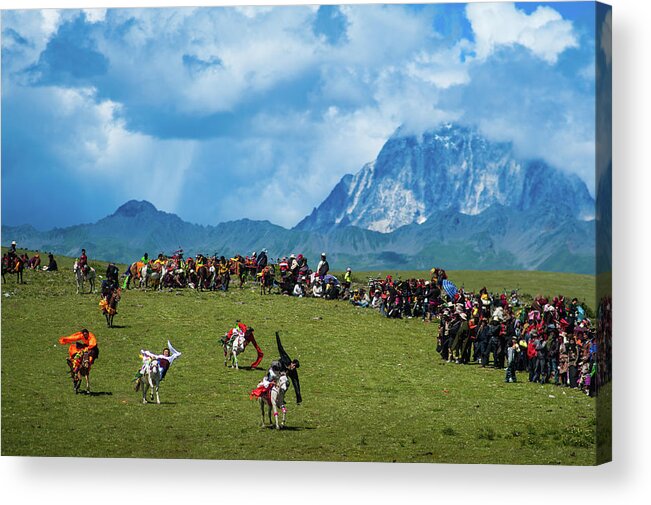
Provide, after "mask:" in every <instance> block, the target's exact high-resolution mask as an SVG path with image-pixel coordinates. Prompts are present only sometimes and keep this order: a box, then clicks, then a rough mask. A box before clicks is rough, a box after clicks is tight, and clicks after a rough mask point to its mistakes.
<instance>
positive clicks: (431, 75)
mask: <svg viewBox="0 0 651 505" xmlns="http://www.w3.org/2000/svg"><path fill="white" fill-rule="evenodd" d="M469 47H470V43H469V42H468V41H466V40H465V39H462V40H461V41H460V42H459V43H458V44H455V45H454V46H453V47H451V48H443V49H440V50H438V51H436V52H429V53H428V52H426V51H422V52H420V53H419V54H418V55H416V57H415V58H414V59H413V60H412V61H411V62H409V63H408V64H407V74H408V75H409V76H411V77H414V78H416V79H421V80H423V81H425V82H427V83H430V84H433V85H435V86H436V87H437V88H439V89H446V88H449V87H450V86H456V85H460V84H467V83H468V82H469V81H470V75H469V74H468V65H467V64H466V63H465V62H463V61H462V52H463V51H464V50H466V49H468V48H469Z"/></svg>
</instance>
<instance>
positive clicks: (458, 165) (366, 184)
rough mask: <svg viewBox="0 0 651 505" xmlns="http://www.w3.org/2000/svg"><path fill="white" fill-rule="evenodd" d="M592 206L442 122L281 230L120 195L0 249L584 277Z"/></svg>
mask: <svg viewBox="0 0 651 505" xmlns="http://www.w3.org/2000/svg"><path fill="white" fill-rule="evenodd" d="M602 193H603V194H605V192H602ZM594 211H595V202H594V200H593V199H592V197H591V196H590V194H589V192H588V190H587V187H586V186H585V184H584V183H583V182H582V181H581V180H580V179H578V177H575V176H570V175H567V174H564V173H563V172H561V171H560V170H558V169H555V168H553V167H550V166H549V165H547V164H546V163H544V162H543V161H540V160H520V159H518V158H517V157H516V156H515V155H514V152H513V148H512V146H511V145H510V144H508V143H494V142H490V141H488V140H486V139H485V138H483V137H481V136H480V135H479V134H478V133H477V132H476V131H475V130H473V129H471V128H467V127H461V126H456V125H444V126H443V127H441V128H439V129H438V130H436V131H432V132H427V133H425V134H423V135H420V136H409V135H403V134H401V132H400V131H398V132H396V134H394V135H393V136H392V137H391V138H390V139H389V140H388V141H387V143H386V144H385V145H384V147H383V148H382V150H381V152H380V153H379V155H378V157H377V159H376V160H375V161H374V162H372V163H369V164H367V165H365V166H364V167H363V168H362V169H361V170H360V171H359V172H358V173H357V174H355V175H346V176H345V177H344V178H343V179H342V180H341V181H340V182H339V183H338V184H337V185H336V186H335V188H334V189H333V190H332V192H331V193H330V195H329V196H328V197H327V198H326V200H325V201H324V202H323V203H322V204H321V205H320V206H319V207H318V208H316V209H314V211H313V212H312V213H311V214H310V215H309V216H307V217H306V218H305V219H303V220H302V221H301V222H300V223H299V224H298V225H297V226H296V227H295V228H293V229H291V230H288V229H286V228H283V227H281V226H277V225H274V224H272V223H270V222H269V221H252V220H249V219H242V220H238V221H230V222H225V223H220V224H218V225H216V226H201V225H197V224H192V223H187V222H185V221H183V220H182V219H181V218H179V217H178V216H176V215H175V214H169V213H166V212H162V211H159V210H157V209H156V208H155V207H154V206H153V205H152V204H151V203H149V202H138V201H133V200H132V201H129V202H127V203H125V204H124V205H122V206H121V207H120V208H118V209H117V210H116V211H115V212H114V213H113V214H111V215H110V216H107V217H105V218H103V219H101V220H99V221H98V222H96V223H90V224H80V225H76V226H71V227H68V228H55V229H54V230H50V231H46V232H40V231H38V230H36V229H34V228H33V227H31V226H28V225H25V226H18V227H10V226H2V244H3V245H9V243H10V242H11V241H12V240H16V241H17V242H18V246H19V247H20V248H29V249H39V250H41V251H52V252H54V253H56V254H64V255H68V256H76V255H78V254H79V252H80V250H81V248H82V247H84V248H86V250H87V251H88V253H89V256H90V257H91V259H92V258H94V259H101V260H112V261H116V262H120V263H128V262H131V261H133V260H135V259H137V258H140V257H141V256H142V254H143V253H144V252H148V253H149V255H150V256H153V255H156V254H158V253H159V252H163V253H166V254H169V253H172V252H173V251H175V250H177V249H179V248H183V249H184V251H185V253H186V255H194V254H196V253H198V252H201V253H204V254H208V255H213V254H215V253H217V254H219V255H221V254H223V255H225V256H228V255H232V254H235V253H240V254H243V255H247V254H251V252H253V251H259V250H260V249H262V248H263V247H264V248H267V249H268V251H269V255H270V256H271V257H272V258H276V257H280V256H283V255H288V254H290V253H296V254H298V253H302V254H304V255H305V256H306V257H307V258H308V260H309V261H310V264H311V265H312V266H315V265H316V262H317V261H318V258H319V255H320V253H321V252H322V251H326V252H327V253H328V255H329V260H330V265H331V267H332V268H335V269H343V268H345V267H347V266H350V267H352V268H353V269H355V270H383V269H429V268H431V267H432V266H434V265H436V266H442V267H444V268H447V269H473V270H489V269H490V270H496V269H500V270H547V271H558V272H576V273H590V274H594V273H595V268H596V265H595V243H596V240H595V232H596V225H595V220H594ZM605 217H608V216H605ZM604 221H606V219H604ZM605 228H607V226H605V227H604V229H605Z"/></svg>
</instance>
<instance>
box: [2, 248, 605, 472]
mask: <svg viewBox="0 0 651 505" xmlns="http://www.w3.org/2000/svg"><path fill="white" fill-rule="evenodd" d="M57 259H58V261H59V267H60V268H61V271H60V272H57V273H48V272H26V274H25V280H26V284H24V285H17V284H16V281H15V278H14V277H8V278H7V282H6V283H4V284H3V286H2V455H32V456H86V457H147V458H196V459H212V458H214V459H284V460H321V461H388V462H391V461H397V462H445V463H508V464H568V465H589V464H593V463H594V462H595V454H596V449H595V427H596V426H595V400H594V399H593V398H588V397H587V396H586V395H584V394H581V393H578V392H576V391H573V390H568V389H563V388H558V387H554V386H551V385H545V386H540V385H534V384H530V383H528V382H527V381H526V377H524V376H523V375H520V376H519V379H520V380H521V381H523V382H519V383H517V384H505V383H504V371H503V370H493V369H480V368H478V367H477V366H475V365H467V366H460V365H454V364H449V363H445V362H443V361H442V360H441V359H440V357H439V356H438V355H437V354H436V353H435V334H436V331H437V326H436V324H435V323H432V324H425V323H423V322H421V321H419V320H388V319H385V318H382V317H380V316H379V314H378V313H376V312H375V311H372V310H370V309H360V308H355V307H352V306H351V305H349V304H347V303H345V302H332V301H324V300H314V299H297V298H289V297H284V296H279V295H269V296H265V297H261V296H260V295H259V294H258V292H257V290H256V289H253V288H251V287H247V288H245V289H243V290H238V289H233V290H231V291H230V292H228V293H221V292H220V293H209V292H203V293H198V292H195V291H193V290H182V291H171V292H168V291H164V292H151V291H149V292H141V291H137V290H130V291H128V292H125V293H124V294H123V298H122V302H121V304H120V307H119V313H118V315H117V316H116V319H115V324H116V325H118V327H116V328H112V329H107V328H106V324H105V321H104V318H103V316H102V314H101V312H100V310H99V308H98V301H99V295H96V294H95V295H89V294H84V295H76V294H75V285H74V278H73V274H72V271H71V260H69V259H65V258H57ZM91 264H93V265H94V266H95V267H96V268H97V271H98V273H100V274H102V273H103V272H104V270H105V265H103V264H101V263H94V262H91ZM121 270H122V268H121ZM425 274H426V273H425V272H419V273H418V275H417V276H419V277H422V276H424V275H425ZM449 274H450V277H451V279H452V280H453V281H455V282H456V283H457V284H458V285H462V284H464V285H465V286H466V287H468V288H470V287H472V288H477V287H481V286H483V285H487V287H489V289H499V290H501V289H503V288H512V287H520V288H521V290H522V291H523V292H529V293H531V294H537V293H541V294H550V295H553V294H557V293H558V292H562V293H564V294H566V295H568V296H578V297H579V298H581V299H585V300H589V299H590V297H591V296H594V295H592V292H593V291H592V290H594V287H593V286H594V278H593V277H590V276H571V275H559V274H545V273H532V272H525V273H520V272H449ZM356 275H357V276H358V278H359V279H362V280H363V279H364V277H365V275H366V274H363V273H357V274H356ZM372 275H375V273H373V274H372ZM400 275H401V276H402V277H403V278H404V277H408V276H411V273H408V272H403V273H401V274H400ZM591 305H592V306H593V307H594V305H593V304H591ZM236 319H241V320H242V321H244V322H246V323H247V324H249V325H251V326H253V327H254V328H255V334H256V338H257V340H258V342H259V344H260V346H261V347H262V349H263V351H264V353H265V357H264V360H263V362H262V367H263V368H261V369H259V370H239V371H238V370H232V369H229V368H226V367H224V365H223V356H222V350H221V347H220V346H219V337H220V336H221V335H222V334H223V333H224V332H225V331H226V330H227V329H228V328H229V327H231V326H232V325H233V324H234V322H235V320H236ZM82 327H88V328H89V329H90V330H91V331H93V332H94V333H95V334H96V335H97V337H98V341H99V347H100V356H99V360H98V361H97V363H96V365H95V367H94V368H93V371H92V390H93V393H92V394H91V395H75V394H74V393H73V391H72V384H71V381H70V379H69V377H68V376H67V366H66V364H65V357H66V355H67V353H66V347H65V346H61V345H58V343H57V339H58V337H60V336H62V335H68V334H71V333H73V332H75V331H78V330H79V329H80V328H82ZM276 330H279V331H280V332H281V337H282V339H283V344H284V346H285V349H286V350H287V351H288V353H289V354H290V355H291V356H292V357H297V358H299V359H300V361H301V368H300V371H299V372H300V379H301V389H302V393H303V397H304V401H303V404H302V405H301V406H296V404H295V395H294V391H293V390H292V389H290V390H289V392H288V395H287V398H288V429H286V430H283V431H280V432H276V431H275V430H271V429H263V428H260V427H259V423H260V414H259V407H258V404H257V403H256V402H254V401H251V400H249V398H248V394H249V392H250V390H251V389H253V388H254V387H255V386H256V384H257V382H258V381H259V380H260V379H261V378H262V376H263V375H264V371H265V370H266V367H267V366H268V365H269V363H270V361H271V360H272V359H275V358H276V357H277V350H276V348H275V337H274V332H275V331H276ZM168 338H169V339H170V340H171V341H172V343H173V344H174V346H175V347H177V348H178V349H179V350H180V351H182V353H183V355H182V356H181V358H179V359H178V360H177V361H176V362H175V363H174V365H173V366H172V367H171V369H170V371H169V373H168V376H167V377H166V379H165V380H164V381H163V383H162V386H161V401H162V404H161V405H154V404H147V405H142V404H141V403H140V394H139V393H135V392H134V390H133V383H132V382H131V379H132V378H133V376H134V374H135V372H136V371H137V369H138V367H139V364H140V360H139V358H138V354H139V351H140V349H141V348H147V349H150V350H153V351H160V350H161V349H162V347H163V346H164V345H165V343H166V341H167V339H168ZM243 357H244V358H243V361H244V362H245V363H247V364H248V363H251V362H252V361H253V360H254V358H255V351H254V350H253V349H247V351H246V352H245V353H244V355H243Z"/></svg>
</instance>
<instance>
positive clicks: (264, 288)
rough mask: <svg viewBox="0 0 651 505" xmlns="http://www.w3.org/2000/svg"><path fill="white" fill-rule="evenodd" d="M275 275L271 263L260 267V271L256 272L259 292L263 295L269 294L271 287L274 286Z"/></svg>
mask: <svg viewBox="0 0 651 505" xmlns="http://www.w3.org/2000/svg"><path fill="white" fill-rule="evenodd" d="M275 275H276V272H275V270H274V267H273V266H271V265H267V266H266V267H264V268H263V269H262V271H261V272H260V273H259V274H258V277H259V278H260V294H261V295H265V294H267V293H269V294H271V288H273V286H274V277H275Z"/></svg>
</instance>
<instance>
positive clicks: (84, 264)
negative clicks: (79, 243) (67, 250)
mask: <svg viewBox="0 0 651 505" xmlns="http://www.w3.org/2000/svg"><path fill="white" fill-rule="evenodd" d="M77 266H78V267H79V268H80V269H81V271H82V272H84V273H86V271H87V270H88V256H86V249H82V250H81V256H79V260H78V262H77Z"/></svg>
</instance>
